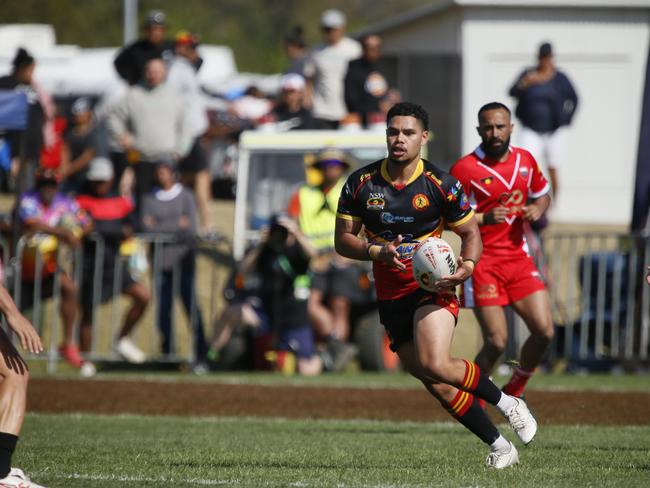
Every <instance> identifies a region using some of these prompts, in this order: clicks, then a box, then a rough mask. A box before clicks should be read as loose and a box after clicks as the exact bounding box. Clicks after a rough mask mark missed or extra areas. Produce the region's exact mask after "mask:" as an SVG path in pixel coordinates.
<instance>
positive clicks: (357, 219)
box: [336, 212, 361, 222]
mask: <svg viewBox="0 0 650 488" xmlns="http://www.w3.org/2000/svg"><path fill="white" fill-rule="evenodd" d="M336 217H337V218H339V219H343V220H352V221H354V222H361V217H355V216H354V215H348V214H344V213H340V212H336Z"/></svg>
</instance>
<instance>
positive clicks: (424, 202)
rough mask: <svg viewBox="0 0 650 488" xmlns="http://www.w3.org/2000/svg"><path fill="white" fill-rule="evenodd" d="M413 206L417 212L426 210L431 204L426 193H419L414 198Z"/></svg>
mask: <svg viewBox="0 0 650 488" xmlns="http://www.w3.org/2000/svg"><path fill="white" fill-rule="evenodd" d="M411 205H413V208H414V209H415V210H424V209H425V208H427V207H428V206H429V205H430V204H429V199H428V198H427V196H426V195H425V194H424V193H418V194H417V195H415V196H414V197H413V200H411Z"/></svg>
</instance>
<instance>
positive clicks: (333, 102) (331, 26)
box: [304, 9, 361, 129]
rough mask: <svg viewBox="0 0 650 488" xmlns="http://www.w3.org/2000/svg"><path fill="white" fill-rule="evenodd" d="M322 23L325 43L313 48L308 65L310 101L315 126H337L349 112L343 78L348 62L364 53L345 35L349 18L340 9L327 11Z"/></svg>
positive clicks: (308, 99) (322, 15)
mask: <svg viewBox="0 0 650 488" xmlns="http://www.w3.org/2000/svg"><path fill="white" fill-rule="evenodd" d="M320 25H321V30H322V32H323V36H324V40H325V42H324V43H323V44H320V45H318V46H316V48H314V50H313V51H312V52H311V54H310V56H309V59H308V60H307V63H306V65H305V72H304V74H305V77H306V78H307V81H308V83H307V104H308V105H311V107H312V113H313V116H314V120H315V124H316V128H319V129H337V128H338V126H339V123H340V121H341V120H342V119H343V118H344V117H345V116H346V115H347V109H346V106H345V97H344V89H343V80H344V79H345V74H346V73H347V69H348V63H349V62H350V61H351V60H353V59H356V58H358V57H360V56H361V45H360V44H359V43H358V42H357V41H355V40H354V39H351V38H349V37H346V36H345V25H346V19H345V15H344V14H343V12H341V11H340V10H334V9H329V10H325V11H324V12H323V13H322V14H321V18H320Z"/></svg>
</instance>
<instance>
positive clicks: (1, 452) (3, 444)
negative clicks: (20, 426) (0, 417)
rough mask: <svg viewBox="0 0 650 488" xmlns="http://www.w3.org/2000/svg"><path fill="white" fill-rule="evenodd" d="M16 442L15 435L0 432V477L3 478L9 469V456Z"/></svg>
mask: <svg viewBox="0 0 650 488" xmlns="http://www.w3.org/2000/svg"><path fill="white" fill-rule="evenodd" d="M17 442H18V437H17V436H15V435H13V434H7V433H6V432H0V478H5V477H6V476H7V475H8V474H9V471H11V456H12V454H13V453H14V450H15V449H16V443H17Z"/></svg>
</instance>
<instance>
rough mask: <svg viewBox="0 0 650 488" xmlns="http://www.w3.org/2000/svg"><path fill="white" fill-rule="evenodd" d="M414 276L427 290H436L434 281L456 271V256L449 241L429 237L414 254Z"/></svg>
mask: <svg viewBox="0 0 650 488" xmlns="http://www.w3.org/2000/svg"><path fill="white" fill-rule="evenodd" d="M412 268H413V278H414V279H415V281H417V283H418V285H420V287H422V288H424V289H425V290H427V291H436V287H435V286H434V283H435V282H436V281H438V280H439V279H441V278H442V277H443V276H449V275H452V274H454V273H455V272H456V257H455V256H454V251H453V249H452V248H451V246H450V245H449V243H448V242H447V241H445V240H444V239H441V238H440V237H428V238H427V239H425V240H424V241H422V243H420V245H419V246H418V247H417V249H416V250H415V254H413V263H412Z"/></svg>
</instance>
